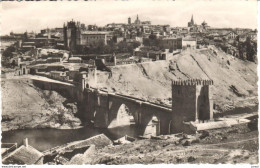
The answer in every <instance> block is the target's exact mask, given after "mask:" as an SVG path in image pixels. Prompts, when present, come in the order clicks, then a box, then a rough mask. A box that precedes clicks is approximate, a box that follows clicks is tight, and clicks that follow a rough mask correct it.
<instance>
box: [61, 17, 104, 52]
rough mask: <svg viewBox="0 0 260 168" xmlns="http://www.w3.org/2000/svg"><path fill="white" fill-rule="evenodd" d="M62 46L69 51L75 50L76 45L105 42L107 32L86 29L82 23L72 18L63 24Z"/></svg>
mask: <svg viewBox="0 0 260 168" xmlns="http://www.w3.org/2000/svg"><path fill="white" fill-rule="evenodd" d="M63 30H64V46H65V48H66V49H69V50H70V51H71V52H75V51H76V48H77V47H78V46H94V45H97V44H98V43H103V44H104V45H106V44H107V40H108V39H107V37H108V34H109V32H101V31H86V27H85V25H84V24H80V22H77V23H76V22H74V21H73V20H72V21H70V22H68V23H67V25H65V24H64V27H63Z"/></svg>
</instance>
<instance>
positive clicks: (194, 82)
mask: <svg viewBox="0 0 260 168" xmlns="http://www.w3.org/2000/svg"><path fill="white" fill-rule="evenodd" d="M172 84H173V85H179V86H184V85H213V84H214V82H213V80H202V79H188V80H178V81H172Z"/></svg>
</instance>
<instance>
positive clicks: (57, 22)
mask: <svg viewBox="0 0 260 168" xmlns="http://www.w3.org/2000/svg"><path fill="white" fill-rule="evenodd" d="M189 4H190V1H182V2H180V1H149V3H148V1H142V2H139V1H138V2H137V1H127V2H125V1H109V2H104V1H95V2H91V1H90V2H84V1H82V2H80V1H78V2H48V3H47V2H30V3H28V2H2V3H1V5H2V8H1V14H2V16H1V34H2V35H7V34H9V33H10V32H11V31H13V32H17V33H22V32H25V31H29V32H31V31H36V32H39V31H40V30H41V29H45V28H47V27H48V28H55V27H62V26H63V23H65V22H67V21H70V20H72V19H73V20H75V21H80V22H81V23H84V24H86V25H90V24H91V25H94V24H96V25H98V26H105V25H106V24H109V23H126V24H127V19H128V17H131V19H132V22H133V21H134V20H135V19H136V15H137V14H138V16H139V19H140V20H141V21H146V20H149V21H151V22H152V24H155V25H170V26H171V27H187V23H188V22H189V21H190V19H191V16H192V15H193V18H194V22H195V23H196V24H198V25H200V24H201V23H202V22H203V21H206V22H207V23H208V25H209V26H211V27H215V28H251V29H256V28H257V2H256V1H236V2H235V1H228V2H224V1H217V2H214V3H212V2H210V1H204V2H203V1H199V2H195V1H194V2H192V6H189ZM230 6H232V8H231V7H230ZM155 14H156V15H155ZM89 18H91V19H89Z"/></svg>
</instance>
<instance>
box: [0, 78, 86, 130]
mask: <svg viewBox="0 0 260 168" xmlns="http://www.w3.org/2000/svg"><path fill="white" fill-rule="evenodd" d="M1 86H2V87H1V94H2V131H8V130H15V129H24V128H76V127H78V126H79V125H80V124H81V122H80V120H79V119H78V118H76V117H74V114H75V113H76V112H77V106H76V105H75V104H74V102H71V101H68V100H67V99H66V98H64V97H62V96H61V95H60V94H59V93H57V92H55V91H48V90H41V89H39V88H36V87H35V86H34V85H33V84H32V82H31V80H30V79H25V78H21V77H17V78H14V79H6V78H2V80H1ZM65 106H66V107H65Z"/></svg>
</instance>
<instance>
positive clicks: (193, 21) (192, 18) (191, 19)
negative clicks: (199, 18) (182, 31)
mask: <svg viewBox="0 0 260 168" xmlns="http://www.w3.org/2000/svg"><path fill="white" fill-rule="evenodd" d="M190 22H191V23H192V24H193V23H194V21H193V14H192V16H191V20H190Z"/></svg>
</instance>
